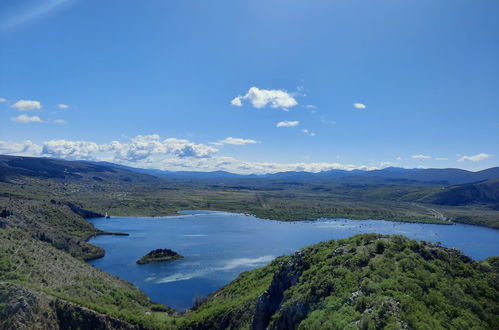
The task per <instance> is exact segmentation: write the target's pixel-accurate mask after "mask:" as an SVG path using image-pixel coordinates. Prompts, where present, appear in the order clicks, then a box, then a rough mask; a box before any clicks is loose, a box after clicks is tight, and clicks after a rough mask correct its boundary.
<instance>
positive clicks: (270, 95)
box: [230, 87, 298, 109]
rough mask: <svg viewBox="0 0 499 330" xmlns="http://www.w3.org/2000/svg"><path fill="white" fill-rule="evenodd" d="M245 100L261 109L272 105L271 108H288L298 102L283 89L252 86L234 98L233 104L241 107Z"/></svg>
mask: <svg viewBox="0 0 499 330" xmlns="http://www.w3.org/2000/svg"><path fill="white" fill-rule="evenodd" d="M243 100H247V101H249V102H250V103H251V104H252V105H253V106H254V107H255V108H258V109H261V108H264V107H266V106H267V105H270V107H271V108H282V109H287V108H291V107H294V106H295V105H297V104H298V102H297V101H296V99H295V98H294V97H293V96H292V95H291V94H290V93H288V92H286V91H284V90H281V89H260V88H257V87H251V88H250V89H249V90H248V92H247V93H246V94H245V95H244V96H242V95H239V96H237V97H235V98H234V99H232V101H231V102H230V103H231V104H232V105H234V106H237V107H241V106H242V105H243Z"/></svg>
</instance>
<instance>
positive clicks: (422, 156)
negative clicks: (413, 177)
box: [411, 154, 431, 159]
mask: <svg viewBox="0 0 499 330" xmlns="http://www.w3.org/2000/svg"><path fill="white" fill-rule="evenodd" d="M411 157H412V158H414V159H430V158H431V156H426V155H421V154H419V155H412V156H411Z"/></svg>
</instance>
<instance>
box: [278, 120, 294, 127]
mask: <svg viewBox="0 0 499 330" xmlns="http://www.w3.org/2000/svg"><path fill="white" fill-rule="evenodd" d="M299 124H300V122H299V121H298V120H293V121H289V120H285V121H280V122H278V123H277V124H276V125H275V127H295V126H298V125H299Z"/></svg>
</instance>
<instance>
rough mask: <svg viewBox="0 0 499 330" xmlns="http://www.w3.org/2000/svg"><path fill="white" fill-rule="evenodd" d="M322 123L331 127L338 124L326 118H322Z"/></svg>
mask: <svg viewBox="0 0 499 330" xmlns="http://www.w3.org/2000/svg"><path fill="white" fill-rule="evenodd" d="M320 119H321V123H323V124H329V125H335V124H336V122H335V121H334V120H329V119H327V118H326V116H321V118H320Z"/></svg>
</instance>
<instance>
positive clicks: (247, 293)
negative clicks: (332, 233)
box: [185, 234, 499, 329]
mask: <svg viewBox="0 0 499 330" xmlns="http://www.w3.org/2000/svg"><path fill="white" fill-rule="evenodd" d="M497 261H498V260H497V258H495V259H493V258H491V259H489V260H488V261H484V262H482V263H477V262H474V261H472V260H471V259H469V258H468V257H466V256H464V255H463V254H461V253H460V252H459V251H458V250H454V249H446V248H442V247H439V246H435V245H431V244H428V243H424V242H421V243H418V242H416V241H411V240H409V239H407V238H405V237H402V236H381V235H377V234H366V235H358V236H354V237H351V238H348V239H343V240H339V241H329V242H324V243H320V244H317V245H314V246H310V247H307V248H305V249H304V250H302V251H300V252H297V253H295V254H294V255H291V256H286V257H280V258H278V259H276V260H275V261H274V262H273V263H272V264H270V265H269V266H267V267H264V268H261V269H257V270H254V271H249V272H246V273H243V274H241V275H240V276H239V277H238V278H237V279H236V280H235V281H233V282H232V283H230V284H229V285H227V286H226V287H224V288H223V289H221V290H220V291H218V292H216V293H214V294H213V295H211V296H210V297H209V298H208V300H207V301H206V302H205V303H204V304H202V305H201V306H199V307H198V309H197V310H196V311H195V312H193V313H192V314H188V315H187V316H186V317H187V323H186V324H185V327H187V328H190V327H194V328H253V329H294V328H300V329H345V328H347V329H356V328H361V329H381V328H385V329H407V328H414V329H446V328H456V329H471V328H474V329H494V328H495V327H496V326H497V324H499V284H498V281H497V276H498V273H497V264H498V262H497Z"/></svg>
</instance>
